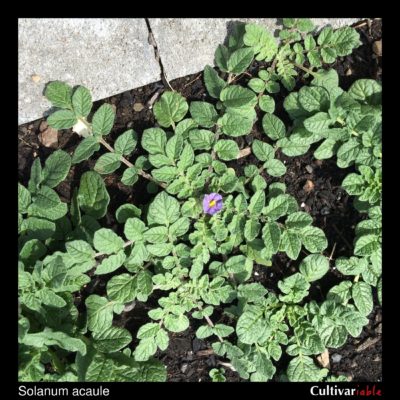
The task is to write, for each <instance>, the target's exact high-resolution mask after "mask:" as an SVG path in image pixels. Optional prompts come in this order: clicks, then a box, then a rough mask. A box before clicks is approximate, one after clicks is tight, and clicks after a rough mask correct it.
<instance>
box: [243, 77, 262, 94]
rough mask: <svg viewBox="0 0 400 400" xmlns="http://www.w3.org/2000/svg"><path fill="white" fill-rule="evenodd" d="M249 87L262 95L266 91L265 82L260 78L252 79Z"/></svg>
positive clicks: (248, 84)
mask: <svg viewBox="0 0 400 400" xmlns="http://www.w3.org/2000/svg"><path fill="white" fill-rule="evenodd" d="M247 86H248V87H249V88H250V89H251V90H253V91H254V92H256V93H261V92H264V90H265V82H264V81H263V80H262V79H260V78H252V79H250V80H249V82H248V83H247Z"/></svg>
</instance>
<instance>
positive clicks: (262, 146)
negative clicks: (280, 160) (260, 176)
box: [251, 139, 275, 161]
mask: <svg viewBox="0 0 400 400" xmlns="http://www.w3.org/2000/svg"><path fill="white" fill-rule="evenodd" d="M251 150H252V152H253V154H254V155H255V156H256V157H257V158H258V159H259V160H260V161H267V160H270V159H272V158H274V154H275V151H274V148H273V147H272V146H271V145H270V144H268V143H265V142H262V141H261V140H258V139H255V140H254V141H253V143H252V146H251Z"/></svg>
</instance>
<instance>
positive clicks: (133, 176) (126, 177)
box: [121, 167, 139, 186]
mask: <svg viewBox="0 0 400 400" xmlns="http://www.w3.org/2000/svg"><path fill="white" fill-rule="evenodd" d="M138 179H139V175H138V170H137V168H136V167H129V168H127V169H126V170H125V171H124V173H123V174H122V177H121V182H122V183H123V184H124V185H127V186H132V185H134V184H135V183H136V182H137V180H138Z"/></svg>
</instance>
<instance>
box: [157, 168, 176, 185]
mask: <svg viewBox="0 0 400 400" xmlns="http://www.w3.org/2000/svg"><path fill="white" fill-rule="evenodd" d="M152 175H153V178H154V179H156V180H157V181H160V182H171V181H172V180H174V179H175V178H176V177H177V176H178V175H179V171H178V168H176V167H162V168H160V169H153V171H152Z"/></svg>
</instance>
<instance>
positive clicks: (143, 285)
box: [136, 270, 153, 301]
mask: <svg viewBox="0 0 400 400" xmlns="http://www.w3.org/2000/svg"><path fill="white" fill-rule="evenodd" d="M151 278H152V275H151V273H150V272H149V271H146V270H144V271H140V272H139V273H138V275H137V287H136V289H137V292H138V293H137V298H138V300H140V301H147V297H148V296H149V295H150V294H151V292H152V291H153V281H152V279H151Z"/></svg>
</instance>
